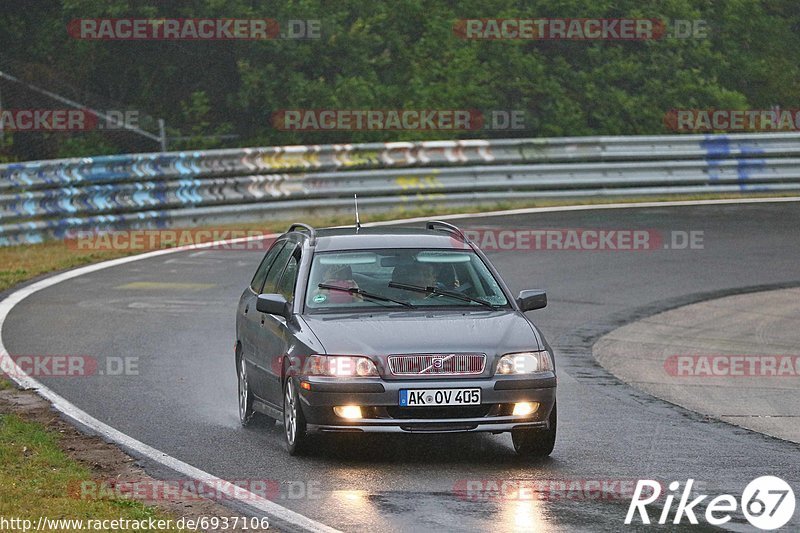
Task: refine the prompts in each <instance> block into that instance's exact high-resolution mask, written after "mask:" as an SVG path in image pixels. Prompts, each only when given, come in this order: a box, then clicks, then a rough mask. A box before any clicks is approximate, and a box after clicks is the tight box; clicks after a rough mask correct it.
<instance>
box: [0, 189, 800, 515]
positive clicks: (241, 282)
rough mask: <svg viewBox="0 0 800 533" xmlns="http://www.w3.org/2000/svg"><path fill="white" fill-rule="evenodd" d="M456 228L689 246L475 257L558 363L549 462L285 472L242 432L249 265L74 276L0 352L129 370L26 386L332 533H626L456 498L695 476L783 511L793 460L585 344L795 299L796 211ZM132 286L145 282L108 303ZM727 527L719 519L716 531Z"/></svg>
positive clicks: (461, 455) (34, 307)
mask: <svg viewBox="0 0 800 533" xmlns="http://www.w3.org/2000/svg"><path fill="white" fill-rule="evenodd" d="M457 224H459V225H460V226H461V227H494V228H512V229H526V228H537V229H543V228H562V229H563V228H607V229H609V228H610V229H650V230H656V231H659V232H667V235H669V232H670V231H673V230H678V231H702V232H703V241H704V242H703V244H704V248H703V249H699V250H672V249H659V250H652V251H643V252H642V251H639V252H635V251H602V252H597V251H537V252H532V251H527V250H518V251H500V252H493V253H490V257H491V259H492V261H493V262H494V263H495V265H496V266H497V268H498V269H499V270H500V272H501V274H502V275H503V276H504V278H505V279H506V281H507V282H508V284H509V285H510V286H511V288H512V289H513V290H514V291H518V290H520V289H523V288H534V287H541V288H545V289H547V290H548V296H549V301H550V305H549V307H547V308H546V309H544V310H541V311H535V312H533V313H531V314H530V316H531V317H532V318H533V320H534V321H535V322H536V323H537V325H539V326H540V327H541V329H542V330H543V332H544V333H545V335H546V337H547V338H548V340H549V341H550V343H551V344H552V345H553V346H554V348H555V349H556V355H557V362H558V365H559V379H560V381H559V390H558V403H559V434H558V441H557V443H556V449H555V451H554V453H553V455H552V457H551V458H550V459H547V460H544V461H539V462H530V461H524V460H521V459H519V458H517V457H516V456H515V454H514V452H513V448H512V447H511V438H510V436H508V435H499V436H492V435H456V436H430V435H429V436H406V435H402V436H398V437H383V436H369V438H362V439H357V440H351V439H326V440H325V441H322V442H324V443H326V444H327V445H328V446H329V450H328V451H319V452H318V453H316V454H315V455H314V456H312V457H309V458H292V457H289V456H288V455H287V454H286V452H285V451H284V449H283V443H282V433H281V429H282V428H281V427H280V426H273V427H269V426H268V425H267V424H265V423H259V424H256V425H255V426H254V427H250V428H247V429H243V428H241V427H240V426H239V423H238V419H237V412H236V378H235V370H234V365H233V351H232V346H233V339H234V311H235V307H236V302H237V298H238V296H239V294H240V292H241V290H242V288H243V287H244V286H245V285H246V283H247V282H248V281H249V279H250V277H251V275H252V272H253V271H254V269H255V267H256V266H257V264H258V262H259V260H260V258H261V252H249V251H238V252H231V251H202V252H183V253H177V254H171V255H166V256H162V257H156V258H153V259H148V260H143V261H135V262H132V263H129V264H126V265H122V266H118V267H114V268H110V269H106V270H102V271H99V272H95V273H92V274H89V275H85V276H80V277H78V278H75V279H72V280H69V281H66V282H64V283H61V284H58V285H56V286H54V287H51V288H48V289H45V290H44V291H41V292H39V293H36V294H34V295H33V296H31V297H30V298H28V299H26V300H25V301H23V302H22V303H21V304H20V305H19V306H17V307H16V308H15V309H14V311H13V312H12V313H11V315H10V316H9V318H8V320H7V322H6V325H5V328H4V330H3V332H2V333H3V339H4V342H5V345H6V347H7V348H8V350H9V352H10V353H11V354H86V355H92V356H96V357H98V358H100V359H103V358H105V357H109V356H111V357H124V356H134V357H138V372H139V374H138V375H133V376H108V375H105V376H93V377H81V378H46V379H42V381H43V382H44V383H46V384H47V385H48V386H49V387H51V388H52V389H53V390H55V391H56V392H57V393H58V394H61V395H62V396H64V397H66V398H67V399H69V400H70V401H72V402H73V403H74V404H75V405H77V406H78V407H80V408H81V409H83V410H85V411H86V412H88V413H89V414H91V415H92V416H94V417H96V418H98V419H100V420H101V421H103V422H105V423H107V424H110V425H111V426H113V427H115V428H117V429H119V430H120V431H123V432H125V433H127V434H128V435H131V436H133V437H134V438H136V439H139V440H141V441H143V442H145V443H146V444H149V445H151V446H153V447H155V448H157V449H159V450H162V451H163V452H166V453H168V454H170V455H173V456H175V457H177V458H179V459H181V460H183V461H185V462H187V463H189V464H191V465H193V466H196V467H198V468H201V469H203V470H205V471H207V472H209V473H211V474H214V475H216V476H219V477H222V478H226V479H234V480H241V479H270V480H276V481H278V482H280V483H281V495H280V496H279V497H278V501H279V503H281V504H282V505H284V506H286V507H288V508H290V509H292V510H295V511H298V512H300V513H302V514H305V515H306V516H309V517H311V518H313V519H316V520H319V521H321V522H323V523H325V524H328V525H330V526H334V527H336V528H339V529H343V530H347V531H400V530H403V531H411V530H418V531H424V530H448V531H452V530H465V531H466V530H472V531H478V530H490V529H491V530H494V531H531V530H536V531H542V530H555V531H559V530H569V531H574V530H587V531H598V530H607V531H617V530H619V529H621V528H622V527H624V526H623V520H624V516H625V513H626V511H627V501H625V500H622V501H615V500H614V498H600V499H593V498H591V497H590V498H586V497H581V496H579V495H578V494H575V493H571V494H568V495H566V496H565V495H564V494H559V493H551V494H547V493H542V494H540V495H539V497H537V498H532V499H531V498H526V497H523V498H520V499H501V500H499V501H496V500H495V501H472V500H470V499H469V498H464V497H463V494H460V493H459V492H458V491H457V490H455V489H458V488H463V487H465V486H466V483H467V480H473V481H475V480H483V481H484V482H485V481H487V480H494V481H498V482H499V481H501V480H523V481H527V482H531V481H533V480H551V479H558V480H567V481H581V480H584V481H585V480H606V481H610V480H636V479H640V478H653V479H660V480H665V481H672V480H678V481H681V483H682V484H683V483H684V482H685V481H686V479H687V478H693V479H695V480H697V482H698V483H702V484H704V485H705V487H706V489H705V490H706V491H707V493H709V494H711V495H712V496H713V495H716V494H720V493H722V492H730V493H732V494H734V495H736V496H738V495H741V492H742V490H743V488H744V486H745V485H746V484H747V483H748V482H749V481H750V480H752V479H753V478H755V477H758V476H761V475H766V474H773V475H778V476H780V477H782V478H784V479H785V480H787V481H788V482H789V483H790V484H792V485H793V487H794V489H795V492H796V493H798V495H800V461H798V458H800V447H798V446H797V445H795V444H790V443H787V442H782V441H779V440H775V439H771V438H767V437H764V436H761V435H759V434H755V433H750V432H747V431H745V430H742V429H737V428H734V427H732V426H728V425H726V424H724V423H720V422H714V421H709V420H706V419H703V418H702V417H700V416H698V415H694V414H692V413H689V412H687V411H685V410H682V409H680V408H678V407H675V406H672V405H669V404H667V403H665V402H662V401H660V400H656V399H653V398H651V397H649V396H647V395H645V394H643V393H639V392H637V391H635V390H634V389H632V388H631V387H629V386H627V385H624V384H622V383H620V382H619V381H617V380H616V379H614V378H613V377H611V376H609V375H608V374H607V373H606V372H605V371H604V370H603V369H602V368H600V367H598V366H597V365H596V363H595V362H594V359H593V358H592V356H591V344H592V342H593V340H594V339H595V338H596V337H597V336H598V335H600V334H602V333H604V332H605V331H607V330H608V329H609V328H611V327H613V326H614V325H616V324H620V323H623V322H625V321H627V320H631V319H634V318H636V317H637V316H640V315H641V314H643V313H644V314H646V313H648V312H654V311H656V310H660V309H663V308H667V307H671V306H674V305H675V304H677V303H680V302H684V301H685V302H688V301H692V300H696V299H698V298H700V296H699V295H701V294H709V293H714V292H715V291H718V292H719V293H725V292H729V291H735V290H738V289H740V288H744V287H749V286H755V285H772V284H800V204H797V203H782V204H758V205H739V206H734V205H731V206H701V207H669V208H667V207H661V208H646V209H615V210H603V211H577V212H561V213H544V214H531V215H517V216H514V217H496V218H482V219H479V220H474V221H469V220H460V221H457ZM667 240H668V239H667ZM132 282H146V283H145V284H143V285H141V284H140V285H138V286H137V285H134V286H133V287H134V288H125V285H126V284H130V283H132ZM164 475H167V476H168V474H164ZM528 486H530V485H528ZM309 493H310V494H309ZM651 516H653V518H654V519H656V518H657V516H656V513H653V514H652V515H651ZM671 516H672V515H670V518H671ZM798 516H800V511H798V512H796V513H795V519H794V522H793V524H794V530H795V531H796V530H797V529H796V528H797V524H798V521H800V518H799V517H798ZM742 521H743V519H742V516H741V513H737V514H736V515H735V517H734V522H737V523H740V522H742ZM733 527H734V528H737V527H739V526H738V525H737V524H734V525H733Z"/></svg>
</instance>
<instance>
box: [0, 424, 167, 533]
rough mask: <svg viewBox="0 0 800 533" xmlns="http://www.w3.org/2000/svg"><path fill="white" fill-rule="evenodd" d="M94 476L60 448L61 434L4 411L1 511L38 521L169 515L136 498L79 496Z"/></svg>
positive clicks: (0, 436) (0, 443)
mask: <svg viewBox="0 0 800 533" xmlns="http://www.w3.org/2000/svg"><path fill="white" fill-rule="evenodd" d="M91 479H92V475H91V472H90V471H89V470H88V469H87V468H86V467H84V466H83V465H81V464H80V463H78V462H76V461H74V460H72V459H71V458H69V457H68V456H67V455H66V454H65V453H64V452H63V451H62V450H61V449H60V448H59V435H58V433H56V432H53V431H50V430H47V429H46V428H45V427H44V426H42V425H40V424H38V423H34V422H28V421H25V420H23V419H21V418H20V417H19V416H17V415H13V414H6V415H0V516H2V517H5V518H11V517H15V518H22V519H29V520H32V521H33V523H34V524H36V522H37V521H38V519H39V517H40V516H45V517H48V518H54V519H58V518H65V519H90V518H91V519H100V520H102V519H118V518H123V519H129V520H146V519H148V518H150V517H153V518H154V519H169V518H171V517H170V516H169V515H166V514H164V513H163V512H161V511H160V510H158V509H156V508H154V507H148V506H146V505H144V504H142V503H140V502H138V501H134V500H127V499H113V498H112V499H81V498H78V497H77V496H76V495H75V492H74V487H78V486H80V483H81V482H83V481H86V480H91ZM34 527H35V526H34ZM63 531H71V530H69V529H66V530H63ZM129 531H136V530H129ZM138 531H150V530H149V529H141V530H138ZM169 531H177V530H175V529H172V530H169Z"/></svg>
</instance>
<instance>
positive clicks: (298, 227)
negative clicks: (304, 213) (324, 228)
mask: <svg viewBox="0 0 800 533" xmlns="http://www.w3.org/2000/svg"><path fill="white" fill-rule="evenodd" d="M293 231H297V232H300V231H307V232H308V238H309V240H310V242H309V244H310V245H311V246H314V245H315V244H316V242H317V230H315V229H314V228H312V227H311V226H309V225H308V224H301V223H300V222H295V223H294V224H292V225H291V226H289V229H287V230H286V233H292V232H293Z"/></svg>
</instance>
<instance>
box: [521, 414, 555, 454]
mask: <svg viewBox="0 0 800 533" xmlns="http://www.w3.org/2000/svg"><path fill="white" fill-rule="evenodd" d="M556 407H557V405H556V404H553V410H552V411H550V418H549V419H548V422H549V423H550V424H549V426H550V427H548V428H547V429H538V428H537V429H515V430H512V431H511V441H512V442H513V443H514V450H515V451H516V452H517V455H521V456H524V457H540V458H541V457H547V456H548V455H550V454H551V453H553V448H554V447H555V445H556V428H557V425H558V413H557V412H556V411H557V409H556Z"/></svg>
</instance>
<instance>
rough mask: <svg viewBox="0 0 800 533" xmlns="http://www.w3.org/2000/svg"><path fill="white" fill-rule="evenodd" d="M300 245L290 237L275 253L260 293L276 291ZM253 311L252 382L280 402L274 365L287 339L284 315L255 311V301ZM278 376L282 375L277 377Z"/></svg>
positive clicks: (255, 388) (255, 389) (262, 395)
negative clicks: (277, 397) (275, 388)
mask: <svg viewBox="0 0 800 533" xmlns="http://www.w3.org/2000/svg"><path fill="white" fill-rule="evenodd" d="M297 249H298V244H297V243H295V242H291V241H289V242H287V243H286V246H284V247H283V248H282V249H281V251H280V252H279V253H278V254H277V255H276V256H275V261H274V262H273V264H272V266H271V267H270V269H269V271H268V272H267V277H266V279H265V280H264V286H263V287H262V288H261V294H273V293H275V292H276V290H277V289H276V288H277V286H278V282H279V281H280V280H281V276H282V275H283V273H284V270H286V266H287V264H288V263H289V261H290V259H291V258H292V257H293V256H294V254H295V253H296V251H297ZM250 311H251V312H253V311H255V314H254V318H255V319H256V320H257V323H256V324H254V326H253V328H254V336H253V372H252V374H250V375H251V376H252V377H253V379H252V381H251V386H252V387H253V393H254V394H255V395H256V396H258V397H259V398H260V399H262V400H265V401H267V402H268V403H270V404H273V405H276V406H277V405H279V403H278V404H276V403H275V402H274V401H272V396H271V394H270V391H271V390H273V389H274V381H275V379H276V377H275V376H276V375H278V376H280V370H281V369H280V366H278V368H277V371H276V369H275V368H273V366H274V365H276V364H278V365H279V363H277V362H276V361H275V359H274V355H275V354H279V353H280V350H281V348H282V347H283V346H285V345H286V340H285V339H284V338H283V336H284V335H285V328H284V329H281V328H280V327H279V326H280V325H281V324H285V323H286V320H285V319H284V318H283V317H278V316H275V315H270V314H269V313H262V312H260V311H256V309H255V301H253V307H252V308H251V309H250ZM277 379H280V378H279V377H278V378H277Z"/></svg>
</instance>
